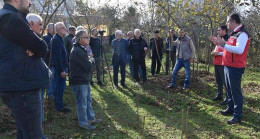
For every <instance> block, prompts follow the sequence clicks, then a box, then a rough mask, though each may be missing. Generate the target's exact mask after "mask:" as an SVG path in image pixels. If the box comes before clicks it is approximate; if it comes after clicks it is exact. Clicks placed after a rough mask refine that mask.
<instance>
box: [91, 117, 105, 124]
mask: <svg viewBox="0 0 260 139" xmlns="http://www.w3.org/2000/svg"><path fill="white" fill-rule="evenodd" d="M100 122H102V119H100V118H99V119H94V120H92V121H89V122H88V123H89V124H91V125H94V124H98V123H100Z"/></svg>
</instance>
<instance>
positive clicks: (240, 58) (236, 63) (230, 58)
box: [223, 26, 250, 68]
mask: <svg viewBox="0 0 260 139" xmlns="http://www.w3.org/2000/svg"><path fill="white" fill-rule="evenodd" d="M241 33H246V34H247V36H248V39H247V42H246V46H245V49H244V51H243V53H242V54H237V53H232V52H230V51H229V50H228V48H225V47H224V51H223V65H224V66H229V67H235V68H245V67H246V59H247V52H248V48H249V45H250V37H249V34H248V33H247V32H246V30H245V28H244V26H240V27H239V28H237V29H235V30H234V31H233V32H232V33H231V35H230V37H229V39H228V41H227V42H226V45H229V46H232V47H237V45H238V43H237V39H238V37H239V35H240V34H241Z"/></svg>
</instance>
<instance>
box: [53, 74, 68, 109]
mask: <svg viewBox="0 0 260 139" xmlns="http://www.w3.org/2000/svg"><path fill="white" fill-rule="evenodd" d="M54 71H55V72H54V74H53V78H54V79H53V80H54V81H53V89H54V96H55V106H56V110H62V109H63V108H64V103H63V95H64V90H65V86H66V78H62V77H61V75H60V73H59V72H57V71H58V70H57V69H54Z"/></svg>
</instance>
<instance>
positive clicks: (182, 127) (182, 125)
mask: <svg viewBox="0 0 260 139" xmlns="http://www.w3.org/2000/svg"><path fill="white" fill-rule="evenodd" d="M183 129H184V110H183V109H182V115H181V139H183V133H184V132H183Z"/></svg>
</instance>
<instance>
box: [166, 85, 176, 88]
mask: <svg viewBox="0 0 260 139" xmlns="http://www.w3.org/2000/svg"><path fill="white" fill-rule="evenodd" d="M174 87H175V85H169V86H167V88H168V89H173V88H174Z"/></svg>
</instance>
